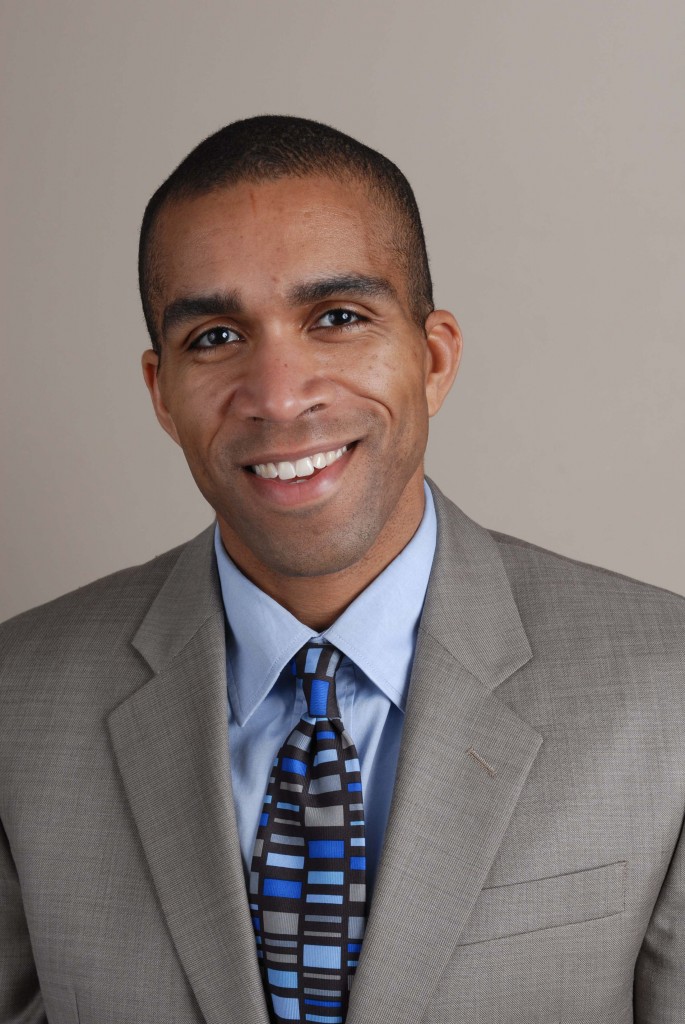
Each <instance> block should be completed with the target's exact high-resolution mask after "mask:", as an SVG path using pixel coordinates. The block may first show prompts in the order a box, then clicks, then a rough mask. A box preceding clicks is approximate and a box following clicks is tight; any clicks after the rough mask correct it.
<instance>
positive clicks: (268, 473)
mask: <svg viewBox="0 0 685 1024" xmlns="http://www.w3.org/2000/svg"><path fill="white" fill-rule="evenodd" d="M355 443H356V442H354V441H353V442H351V443H350V444H344V445H343V446H342V447H341V448H332V449H330V451H320V452H313V453H312V454H311V455H305V456H303V457H301V458H297V459H284V460H281V461H278V462H258V463H255V464H254V465H250V466H246V467H245V468H246V469H247V471H248V472H249V473H254V475H255V476H258V477H261V479H262V480H281V481H290V482H292V483H298V482H299V481H300V480H306V479H308V478H309V477H312V476H318V474H319V473H321V472H322V471H323V470H325V469H328V468H329V466H332V465H333V464H334V463H336V462H337V461H338V460H339V459H341V458H342V457H343V455H344V454H345V452H348V451H349V450H350V449H351V448H352V447H353V446H354V444H355Z"/></svg>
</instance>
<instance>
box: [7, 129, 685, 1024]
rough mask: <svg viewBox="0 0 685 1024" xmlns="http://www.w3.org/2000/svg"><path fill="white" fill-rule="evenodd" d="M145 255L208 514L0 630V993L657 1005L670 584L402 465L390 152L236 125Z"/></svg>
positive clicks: (425, 403) (377, 1007)
mask: <svg viewBox="0 0 685 1024" xmlns="http://www.w3.org/2000/svg"><path fill="white" fill-rule="evenodd" d="M139 266H140V284H141V295H142V300H143V308H144V312H145V318H146V322H147V326H148V329H149V332H150V337H151V341H152V348H151V349H150V350H149V351H147V352H145V354H144V356H143V373H144V376H145V381H146V384H147V386H148V388H149V391H150V395H151V398H152V402H153V405H154V408H155V412H156V414H157V417H158V419H159V421H160V423H161V425H162V427H163V428H164V429H165V430H166V431H167V433H168V434H170V435H171V437H172V438H173V439H174V441H175V442H176V443H177V444H179V445H180V446H181V448H182V449H183V452H184V454H185V457H186V459H187V461H188V464H189V467H190V470H191V472H192V474H193V477H194V479H195V481H196V483H197V485H198V487H199V488H200V490H201V491H202V493H203V495H204V496H205V497H206V499H207V500H208V501H209V503H210V505H211V506H212V507H213V509H214V510H215V512H216V523H215V524H213V525H212V527H211V528H210V529H208V530H207V531H205V532H204V533H203V534H201V535H200V536H199V537H197V538H195V539H194V540H192V541H190V542H189V543H188V544H186V545H184V546H182V547H181V548H178V549H176V550H174V551H171V552H168V553H166V554H164V555H161V556H160V557H158V558H156V559H154V560H153V561H152V562H150V563H148V564H147V565H144V566H139V567H136V568H133V569H128V570H124V571H123V572H120V573H117V574H115V575H114V576H111V577H108V578H106V579H104V580H100V581H97V582H96V583H93V584H91V585H90V586H88V587H85V588H83V589H81V590H80V591H77V592H76V593H74V594H70V595H66V596H65V597H63V598H60V599H59V600H57V601H55V602H52V603H51V604H49V605H46V606H44V607H43V608H39V609H35V610H34V611H32V612H28V613H26V614H25V615H22V616H19V617H18V618H17V619H15V620H13V621H12V622H10V623H7V624H5V626H4V627H2V632H1V633H0V641H1V643H2V665H1V675H0V738H1V744H0V819H1V822H2V830H0V1024H10V1022H18V1021H22V1022H36V1024H37V1022H43V1021H46V1020H48V1021H50V1022H59V1024H65V1022H77V1021H93V1022H97V1024H131V1022H133V1021H135V1022H136V1024H153V1022H155V1024H159V1022H167V1021H168V1022H172V1021H173V1022H191V1021H193V1022H202V1021H204V1022H207V1024H268V1022H269V1021H271V1022H273V1024H279V1022H283V1021H314V1022H324V1024H325V1022H329V1024H343V1022H347V1024H372V1022H375V1024H381V1022H383V1024H388V1022H391V1024H416V1022H419V1021H421V1022H423V1024H518V1022H521V1021H526V1024H535V1022H539V1024H555V1022H556V1024H559V1022H564V1024H581V1022H582V1024H627V1022H628V1021H637V1022H642V1024H647V1022H650V1024H652V1022H653V1024H656V1022H657V1021H658V1022H659V1024H676V1022H679V1024H682V1021H683V1020H684V1019H685V972H684V971H683V962H684V961H685V927H684V926H683V921H685V854H684V853H683V847H682V842H681V838H680V837H681V828H682V824H683V812H684V808H685V743H684V742H683V740H684V737H685V690H684V682H685V601H683V599H682V598H680V597H678V596H676V595H673V594H669V593H667V592H665V591H662V590H659V589H657V588H655V587H651V586H648V585H646V584H642V583H638V582H636V581H633V580H629V579H627V578H625V577H622V576H619V575H617V574H615V573H610V572H606V571H604V570H601V569H597V568H594V567H592V566H587V565H583V564H581V563H578V562H573V561H571V560H569V559H566V558H563V557H561V556H559V555H555V554H553V553H551V552H547V551H544V550H542V549H540V548H537V547H535V546H533V545H531V544H528V543H525V542H523V541H519V540H516V539H514V538H511V537H506V536H503V535H501V534H497V533H493V532H491V531H488V530H485V529H483V528H482V527H480V526H478V525H477V524H475V523H474V522H472V521H471V520H470V519H468V517H466V516H465V515H464V514H463V513H462V512H461V511H460V510H459V509H457V508H456V507H455V506H454V505H453V504H452V503H451V502H449V501H448V500H447V499H446V498H445V497H444V496H443V495H441V493H440V491H439V490H438V489H437V488H436V487H435V485H433V484H432V483H431V484H428V482H427V481H426V480H425V479H424V469H423V462H424V452H425V448H426V443H427V437H428V424H429V420H430V418H431V417H432V416H433V415H434V414H435V413H437V412H438V410H439V409H440V407H441V405H442V403H443V400H444V399H445V397H446V395H447V392H448V391H449V388H450V386H451V384H452V382H453V380H454V377H455V375H456V373H457V369H458V366H459V359H460V355H461V335H460V332H459V328H458V325H457V323H456V320H455V319H454V317H453V316H452V314H451V313H449V312H447V311H445V310H439V309H437V310H436V309H435V308H434V304H433V298H432V289H431V281H430V274H429V270H428V261H427V257H426V250H425V244H424V239H423V232H422V228H421V221H420V217H419V213H418V210H417V207H416V202H415V200H414V196H413V194H412V191H411V189H410V187H409V185H408V183H407V181H406V179H405V178H404V176H403V175H402V174H401V172H400V171H399V170H398V169H397V167H395V166H394V164H392V163H391V162H390V161H389V160H387V159H386V158H385V157H383V156H381V155H380V154H378V153H376V152H374V151H373V150H370V149H368V148H367V147H365V146H363V145H361V144H360V143H358V142H356V141H355V140H353V139H351V138H349V137H348V136H346V135H343V134H342V133H340V132H337V131H335V130H334V129H332V128H329V127H327V126H325V125H321V124H318V123H315V122H312V121H305V120H302V119H298V118H288V117H257V118H251V119H249V120H247V121H241V122H237V123H235V124H233V125H229V126H228V127H227V128H224V129H222V130H221V131H219V132H217V133H216V134H215V135H213V136H211V137H210V138H209V139H207V140H205V141H204V142H203V143H201V144H200V145H199V146H198V147H197V148H196V149H195V150H194V151H193V152H192V153H191V154H190V155H189V156H188V157H187V158H186V159H185V160H184V161H183V162H182V163H181V164H180V165H179V167H178V168H177V169H176V170H175V171H174V172H173V174H172V175H171V176H170V177H169V178H168V180H167V181H166V182H165V183H164V184H163V185H162V186H161V187H160V189H159V190H158V191H157V192H156V193H155V195H154V196H153V197H152V199H151V200H150V203H149V204H148V207H147V210H146V212H145V216H144V219H143V225H142V230H141V240H140V265H139ZM465 443H466V442H465Z"/></svg>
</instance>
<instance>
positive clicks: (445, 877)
mask: <svg viewBox="0 0 685 1024" xmlns="http://www.w3.org/2000/svg"><path fill="white" fill-rule="evenodd" d="M433 493H434V498H435V502H436V511H437V513H438V547H437V550H436V557H435V562H434V566H433V571H432V574H431V580H430V583H429V589H428V593H427V596H426V605H425V608H424V613H423V616H422V620H421V627H420V633H419V642H418V645H417V652H416V657H415V660H414V671H413V673H412V679H411V685H410V691H409V700H408V705H407V713H406V719H405V724H404V732H403V738H402V746H401V750H400V758H399V764H398V771H397V777H396V780H395V789H394V794H393V801H392V807H391V812H390V819H389V822H388V828H387V832H386V837H385V843H384V847H383V854H382V858H381V863H380V866H379V871H378V876H377V882H376V891H375V894H374V898H373V904H372V907H371V913H370V917H369V922H368V927H367V932H366V937H365V939H364V944H363V950H362V955H361V959H360V964H359V968H358V971H357V975H356V978H355V983H354V986H353V989H352V995H351V1000H350V1008H349V1013H348V1017H347V1021H348V1024H360V1022H362V1021H363V1022H364V1024H367V1022H369V1024H370V1022H372V1021H374V1022H375V1021H377V1022H379V1024H380V1022H381V1021H382V1022H385V1021H388V1020H392V1021H393V1024H410V1022H413V1024H415V1022H416V1021H417V1020H420V1019H421V1018H422V1016H423V1013H424V1011H425V1006H426V1003H427V1001H428V999H429V997H430V992H431V990H432V989H433V988H434V986H435V985H436V984H437V982H438V980H439V978H440V975H441V974H442V972H443V971H444V969H445V967H446V965H447V962H448V960H449V958H450V956H451V955H452V952H453V950H454V946H455V944H456V943H457V941H458V938H459V934H460V932H461V931H462V929H463V927H464V925H465V923H466V921H467V919H468V917H469V915H470V913H471V910H472V909H473V905H474V902H475V900H476V897H477V896H478V893H479V892H480V890H481V888H482V886H483V883H484V881H485V879H486V876H487V874H488V871H489V869H490V866H491V864H492V861H493V860H494V857H495V855H496V853H497V851H498V849H499V846H500V843H501V841H502V837H503V835H504V832H505V830H506V828H507V825H508V823H509V820H510V818H511V815H512V813H513V811H514V808H515V806H516V803H517V800H518V798H519V795H520V792H521V790H522V788H523V785H524V783H525V780H526V777H527V774H528V772H529V770H530V768H531V766H532V764H533V761H534V759H535V756H536V754H537V751H538V749H539V747H540V744H541V742H542V738H541V736H540V735H539V734H538V733H537V732H536V731H535V730H534V729H533V728H532V727H531V726H530V725H528V723H526V722H524V721H522V720H521V719H520V718H519V717H518V716H517V715H516V714H514V712H512V711H511V710H510V709H509V708H508V707H507V706H506V704H504V703H503V701H502V700H501V699H500V698H499V697H498V696H497V694H496V693H495V692H493V691H494V690H495V689H496V687H497V686H498V685H499V684H501V683H502V682H503V681H504V680H505V679H507V678H508V677H509V676H510V675H512V674H513V673H514V672H516V671H517V670H518V669H519V668H521V667H522V666H523V665H524V664H526V662H528V661H529V660H530V658H531V651H530V647H529V644H528V640H527V638H526V635H525V632H524V630H523V626H522V624H521V620H520V617H519V614H518V611H517V608H516V604H515V601H514V598H513V595H512V593H511V588H510V586H509V582H508V580H507V577H506V573H505V570H504V566H503V564H502V560H501V558H500V555H499V552H498V550H497V545H496V544H495V542H494V541H493V539H492V538H491V537H490V535H489V534H488V533H487V531H485V530H482V529H481V528H480V527H478V526H477V525H476V524H475V523H473V522H472V521H471V520H469V519H468V518H467V517H466V516H464V515H463V513H461V512H460V511H459V510H458V509H456V508H455V507H454V506H453V505H451V503H449V502H447V501H446V499H445V498H444V497H443V496H442V495H441V494H440V492H439V491H437V489H435V488H433Z"/></svg>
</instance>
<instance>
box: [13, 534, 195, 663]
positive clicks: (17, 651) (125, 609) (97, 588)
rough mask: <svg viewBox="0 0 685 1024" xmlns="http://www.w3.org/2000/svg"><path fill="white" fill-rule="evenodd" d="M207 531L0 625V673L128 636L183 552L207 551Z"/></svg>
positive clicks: (85, 651) (103, 646) (100, 648)
mask: <svg viewBox="0 0 685 1024" xmlns="http://www.w3.org/2000/svg"><path fill="white" fill-rule="evenodd" d="M211 530H212V528H210V529H209V530H205V531H203V533H202V534H200V535H199V537H196V538H195V539H194V540H192V541H188V542H187V543H185V544H181V545H179V546H178V547H176V548H173V549H172V550H170V551H166V552H164V553H163V554H161V555H157V556H156V557H155V558H152V559H151V560H150V561H148V562H145V563H143V564H141V565H136V566H131V567H129V568H126V569H122V570H120V571H118V572H115V573H112V574H111V575H108V576H104V577H102V578H101V579H98V580H95V581H94V582H92V583H89V584H87V585H86V586H83V587H79V588H78V589H77V590H74V591H71V592H70V593H68V594H64V595H62V596H61V597H58V598H56V599H55V600H53V601H49V602H48V603H46V604H43V605H40V606H38V607H36V608H32V609H30V610H29V611H26V612H22V613H21V614H20V615H17V616H15V617H14V618H12V619H9V620H7V621H6V622H4V623H2V624H0V669H4V670H5V671H7V670H8V669H10V668H11V667H12V666H13V665H17V664H29V663H30V664H31V665H32V666H33V667H34V668H35V667H37V666H38V665H39V664H40V663H41V662H49V663H50V664H53V665H54V664H55V663H56V662H60V661H61V662H68V661H69V660H72V659H73V656H74V654H75V653H76V652H79V654H80V657H81V658H83V657H84V656H87V654H88V652H89V651H98V652H100V654H102V652H103V651H104V650H106V649H107V647H108V646H112V645H114V644H115V643H116V642H117V641H119V643H121V641H122V640H123V639H124V638H125V637H128V638H129V639H130V637H131V636H132V634H133V633H134V632H135V629H136V628H137V626H138V625H139V623H140V622H141V620H142V619H143V618H144V616H145V614H146V612H147V611H148V609H149V608H150V606H151V604H152V603H153V601H154V600H155V597H156V596H157V594H158V593H159V591H160V589H161V588H162V587H163V585H164V583H165V581H166V580H167V579H168V577H169V576H170V574H171V573H172V572H173V569H174V567H175V566H176V564H177V563H178V561H179V559H180V558H181V557H182V556H183V555H184V553H185V552H187V551H188V549H189V548H192V547H193V546H194V545H195V546H198V547H199V546H200V544H199V543H198V542H201V541H202V542H204V545H203V546H205V547H206V546H207V543H208V539H209V536H210V535H211Z"/></svg>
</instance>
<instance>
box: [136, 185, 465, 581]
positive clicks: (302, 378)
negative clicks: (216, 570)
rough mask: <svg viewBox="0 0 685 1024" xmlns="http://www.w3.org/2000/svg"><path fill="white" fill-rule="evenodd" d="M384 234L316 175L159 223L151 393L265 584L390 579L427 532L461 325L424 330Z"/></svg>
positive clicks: (233, 195)
mask: <svg viewBox="0 0 685 1024" xmlns="http://www.w3.org/2000/svg"><path fill="white" fill-rule="evenodd" d="M387 230H388V229H387V226H386V220H385V218H384V217H383V215H382V213H381V212H380V211H379V210H378V208H377V207H375V206H374V205H373V204H372V202H371V200H370V198H369V197H368V194H367V193H366V190H365V189H363V188H362V187H361V186H354V185H349V184H345V185H343V184H341V183H338V182H334V181H331V180H330V179H327V178H320V177H311V178H305V179H291V178H286V179H281V180H278V181H275V182H268V183H261V184H257V185H254V184H250V183H243V184H240V185H237V186H234V187H231V188H228V189H224V190H222V191H219V192H215V193H214V194H211V195H206V196H201V197H199V198H195V199H193V200H189V201H184V202H182V203H176V204H173V205H169V206H168V207H167V208H166V209H164V210H163V211H162V214H161V218H160V221H159V224H158V226H157V230H156V234H155V242H154V244H155V247H156V252H157V255H158V257H159V266H160V273H159V280H158V292H157V299H156V302H157V305H156V310H157V314H158V322H159V324H160V338H161V348H162V357H161V362H160V363H159V365H158V360H157V357H156V356H155V354H154V353H152V352H147V353H146V354H145V356H144V357H143V368H144V373H145V377H146V382H147V384H148V387H149V389H150V392H151V395H152V399H153V402H154V406H155V411H156V413H157V416H158V418H159V420H160V422H161V423H162V425H163V427H164V428H165V429H166V430H167V431H168V433H169V434H170V435H171V436H172V437H173V438H174V440H176V441H177V443H178V444H179V445H180V446H181V447H182V449H183V451H184V453H185V456H186V459H187V461H188V464H189V466H190V469H191V472H192V474H193V476H194V478H195V481H196V483H197V485H198V487H199V488H200V490H201V491H202V493H203V495H204V496H205V498H206V499H207V501H208V502H209V503H210V505H212V507H213V508H214V509H215V510H216V513H217V517H218V521H219V526H220V530H221V534H222V539H223V541H224V544H225V546H226V548H227V550H228V551H229V554H231V555H232V557H233V558H234V560H235V561H236V562H237V564H238V565H240V566H241V568H243V570H244V571H245V572H247V574H248V575H250V576H251V577H252V578H253V579H255V580H256V582H260V581H261V579H262V578H263V577H264V576H265V575H269V574H270V575H271V576H272V577H273V576H280V577H313V576H322V575H325V574H329V573H339V572H343V571H345V570H350V569H351V570H352V571H355V567H358V571H359V572H360V573H361V574H363V573H364V572H365V571H367V575H368V566H369V565H370V564H372V563H373V564H374V565H377V566H378V567H379V568H378V570H377V571H380V567H382V566H383V565H384V564H387V563H388V562H389V561H390V560H391V559H392V558H394V557H395V555H396V554H397V553H398V551H399V550H401V548H402V547H403V546H404V545H405V544H406V543H407V542H408V540H409V539H410V537H411V536H412V534H413V532H414V531H415V529H416V527H417V525H418V522H419V521H420V518H421V514H422V510H423V489H422V480H423V456H424V451H425V447H426V440H427V432H428V420H429V417H430V416H431V415H432V414H433V413H435V412H436V411H437V409H438V408H439V407H440V405H441V403H442V400H443V398H444V396H445V394H446V392H447V390H448V389H449V386H450V384H451V383H452V380H453V378H454V375H455V373H456V369H457V365H458V360H459V352H460V337H459V330H458V327H457V325H456V322H455V321H454V318H452V317H451V315H450V314H449V313H445V312H437V313H433V314H431V316H430V317H429V318H428V320H427V322H426V325H425V330H422V329H421V328H420V327H419V326H418V325H417V324H416V323H415V322H414V320H413V319H412V316H411V313H410V305H409V300H408V295H407V288H406V283H405V281H404V277H403V273H402V270H401V268H400V266H399V265H398V263H397V261H396V259H394V258H393V255H392V249H391V248H390V246H389V245H388V241H389V240H388V238H387V237H386V236H387ZM365 567H366V569H365ZM374 574H375V573H372V574H371V576H373V575H374Z"/></svg>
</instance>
